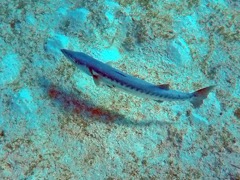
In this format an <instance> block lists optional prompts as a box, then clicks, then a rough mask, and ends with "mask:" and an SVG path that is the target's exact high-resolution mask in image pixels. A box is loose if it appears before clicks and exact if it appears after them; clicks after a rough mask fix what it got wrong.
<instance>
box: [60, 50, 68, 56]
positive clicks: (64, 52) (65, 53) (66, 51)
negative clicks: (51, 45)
mask: <svg viewBox="0 0 240 180" xmlns="http://www.w3.org/2000/svg"><path fill="white" fill-rule="evenodd" d="M60 50H61V52H62V53H63V54H64V56H66V57H68V56H69V52H68V50H67V49H60Z"/></svg>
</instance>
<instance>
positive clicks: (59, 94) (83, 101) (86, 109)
mask: <svg viewBox="0 0 240 180" xmlns="http://www.w3.org/2000/svg"><path fill="white" fill-rule="evenodd" d="M39 84H40V86H41V88H43V89H44V91H45V92H46V94H47V95H48V97H49V98H50V99H51V101H52V102H53V104H54V105H56V106H57V107H58V108H59V110H63V111H65V112H68V113H71V114H74V115H77V116H81V118H82V119H84V120H85V121H89V120H91V121H98V122H101V123H105V124H112V123H113V124H116V125H119V126H127V127H134V126H150V125H152V124H154V125H165V124H170V123H169V122H165V121H164V122H162V121H157V120H147V119H141V120H139V119H138V120H137V119H132V118H131V119H129V118H126V116H125V115H123V114H121V113H119V112H117V111H115V110H109V109H107V108H105V107H103V106H97V105H95V104H94V103H93V102H92V101H91V100H89V99H88V98H87V97H84V96H85V95H83V94H82V95H81V93H80V95H79V94H78V95H76V94H75V93H72V92H70V91H69V90H65V89H63V88H62V87H60V86H57V85H55V84H54V83H52V82H51V81H50V80H49V79H47V78H45V77H40V78H39Z"/></svg>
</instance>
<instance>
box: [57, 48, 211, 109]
mask: <svg viewBox="0 0 240 180" xmlns="http://www.w3.org/2000/svg"><path fill="white" fill-rule="evenodd" d="M61 51H62V53H63V54H64V55H65V56H66V57H67V58H68V59H70V60H71V61H72V62H74V63H75V64H76V65H77V66H78V67H79V68H80V69H81V70H82V71H84V72H85V73H87V74H88V75H90V76H92V77H93V80H94V82H95V84H97V85H98V84H100V83H104V84H106V85H108V86H110V87H116V88H118V89H121V90H124V91H126V92H129V93H131V94H133V95H137V96H140V97H144V98H149V99H153V100H155V101H158V102H161V101H176V100H189V101H190V102H191V103H192V104H193V106H194V107H199V106H200V105H201V104H202V102H203V99H205V98H206V97H207V95H208V93H209V92H210V90H211V89H212V88H213V86H209V87H206V88H203V89H200V90H198V91H196V92H193V93H185V92H181V91H175V90H170V89H169V87H168V85H159V86H157V85H154V84H151V83H149V82H146V81H144V80H142V79H139V78H137V77H134V76H131V75H129V74H126V73H124V72H122V71H120V70H118V69H116V68H113V67H111V66H110V65H108V64H106V63H103V62H100V61H98V60H96V59H94V58H93V57H90V56H88V55H86V54H84V53H82V52H75V51H70V50H66V49H61Z"/></svg>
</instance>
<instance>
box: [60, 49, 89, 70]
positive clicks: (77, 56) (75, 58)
mask: <svg viewBox="0 0 240 180" xmlns="http://www.w3.org/2000/svg"><path fill="white" fill-rule="evenodd" d="M61 52H62V53H63V54H64V56H65V57H66V58H68V59H69V60H71V61H72V62H73V63H75V64H77V65H80V66H85V65H86V63H87V62H86V60H85V59H86V58H85V57H84V55H85V54H84V53H81V52H75V51H70V50H67V49H61Z"/></svg>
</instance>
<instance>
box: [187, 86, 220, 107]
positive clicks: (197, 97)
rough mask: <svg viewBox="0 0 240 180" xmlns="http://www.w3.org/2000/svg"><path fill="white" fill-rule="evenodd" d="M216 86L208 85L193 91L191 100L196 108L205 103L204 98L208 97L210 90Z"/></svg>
mask: <svg viewBox="0 0 240 180" xmlns="http://www.w3.org/2000/svg"><path fill="white" fill-rule="evenodd" d="M214 87H215V86H208V87H205V88H202V89H199V90H197V91H195V92H193V97H192V99H191V100H190V102H191V103H192V105H193V107H194V108H199V107H200V106H201V105H202V103H203V100H204V99H205V98H207V96H208V94H209V92H210V91H211V90H212V89H213V88H214Z"/></svg>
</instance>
